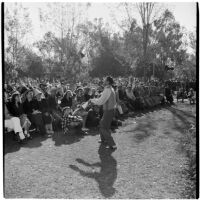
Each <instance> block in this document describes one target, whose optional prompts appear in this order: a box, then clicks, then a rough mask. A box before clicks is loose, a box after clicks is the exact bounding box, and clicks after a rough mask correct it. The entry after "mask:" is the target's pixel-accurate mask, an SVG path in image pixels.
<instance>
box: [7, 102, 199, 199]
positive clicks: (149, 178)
mask: <svg viewBox="0 0 200 200" xmlns="http://www.w3.org/2000/svg"><path fill="white" fill-rule="evenodd" d="M195 123H196V108H195V106H194V105H189V104H188V102H186V103H178V104H176V105H174V106H171V107H162V108H158V109H155V110H152V111H148V112H145V113H137V114H134V115H132V116H129V117H127V118H126V119H124V120H123V125H122V126H121V127H119V128H118V129H116V130H115V131H114V132H113V134H112V135H113V137H114V140H115V141H116V143H117V146H118V149H117V150H116V151H114V152H113V151H110V150H107V149H105V148H104V146H102V145H100V144H99V143H98V139H99V135H98V131H96V130H91V131H89V134H88V135H87V136H81V135H63V133H61V132H59V133H55V135H54V136H53V137H52V138H46V139H45V138H42V137H40V136H35V137H34V139H33V140H32V141H30V142H28V144H26V145H24V146H22V147H20V146H19V145H18V144H16V143H14V142H13V141H12V140H11V138H10V137H11V136H10V135H6V137H5V149H4V150H5V155H4V167H5V170H4V196H5V197H6V198H74V199H75V198H104V199H105V198H132V199H135V198H140V199H143V198H192V197H193V194H194V191H195V188H194V187H193V188H192V187H190V186H191V185H192V184H193V183H194V179H191V176H190V175H189V173H190V172H191V162H194V160H193V161H191V155H193V154H192V153H191V152H193V153H194V152H195V146H194V144H195V142H194V141H195V134H193V135H192V138H193V139H191V137H190V139H191V140H192V141H193V142H194V143H192V142H188V143H185V142H186V141H188V140H186V138H187V137H188V136H187V130H189V128H190V126H191V124H195ZM189 146H190V147H191V148H193V149H192V150H191V151H190V153H189V151H188V148H189Z"/></svg>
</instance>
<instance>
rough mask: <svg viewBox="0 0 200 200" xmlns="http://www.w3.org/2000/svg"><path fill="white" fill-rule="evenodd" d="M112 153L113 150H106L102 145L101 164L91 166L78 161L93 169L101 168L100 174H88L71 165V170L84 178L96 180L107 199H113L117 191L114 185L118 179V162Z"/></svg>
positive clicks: (100, 150) (100, 149) (79, 161)
mask: <svg viewBox="0 0 200 200" xmlns="http://www.w3.org/2000/svg"><path fill="white" fill-rule="evenodd" d="M112 152H113V151H112V150H109V149H105V147H104V146H103V145H100V147H99V151H98V153H99V158H100V162H97V163H93V164H90V163H87V162H85V161H84V160H82V159H76V161H77V162H78V163H80V164H83V165H85V166H87V167H91V168H92V169H94V167H100V172H89V171H88V172H87V171H83V170H81V169H79V168H78V167H77V166H76V165H69V167H70V168H71V169H73V170H74V171H77V172H79V173H80V174H81V175H82V176H84V177H88V178H93V179H95V180H96V182H97V183H98V185H99V190H100V192H101V194H102V195H103V196H104V197H106V198H109V197H112V196H113V195H114V194H115V191H116V190H115V188H114V187H113V185H114V183H115V180H116V178H117V161H116V160H115V159H114V158H113V156H112V155H111V154H112Z"/></svg>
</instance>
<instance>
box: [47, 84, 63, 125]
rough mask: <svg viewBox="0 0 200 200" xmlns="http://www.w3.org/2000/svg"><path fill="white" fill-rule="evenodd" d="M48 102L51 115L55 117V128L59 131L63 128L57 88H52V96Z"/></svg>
mask: <svg viewBox="0 0 200 200" xmlns="http://www.w3.org/2000/svg"><path fill="white" fill-rule="evenodd" d="M47 101H48V106H49V113H50V114H51V115H52V117H53V125H54V126H55V128H56V129H59V128H60V127H61V121H62V111H61V110H60V109H59V105H58V99H57V97H56V88H55V87H52V88H51V90H50V95H49V97H48V99H47Z"/></svg>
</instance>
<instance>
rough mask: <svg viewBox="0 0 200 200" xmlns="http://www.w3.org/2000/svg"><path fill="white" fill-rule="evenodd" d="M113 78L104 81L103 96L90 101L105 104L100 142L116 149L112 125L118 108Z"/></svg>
mask: <svg viewBox="0 0 200 200" xmlns="http://www.w3.org/2000/svg"><path fill="white" fill-rule="evenodd" d="M113 84H114V81H113V78H112V77H110V76H108V77H106V79H105V81H104V86H105V87H104V90H103V93H102V94H101V97H100V98H98V99H91V100H89V102H91V103H92V104H95V105H99V106H100V105H103V117H102V119H101V121H100V138H101V140H100V141H99V142H102V143H104V144H106V148H111V149H116V148H117V147H116V144H115V142H114V140H113V138H112V136H111V132H110V126H111V122H112V120H113V117H114V113H115V108H116V95H115V91H114V89H113V87H112V85H113Z"/></svg>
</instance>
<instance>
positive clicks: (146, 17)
mask: <svg viewBox="0 0 200 200" xmlns="http://www.w3.org/2000/svg"><path fill="white" fill-rule="evenodd" d="M137 8H138V11H139V14H140V17H141V19H142V26H143V31H142V38H143V62H144V79H146V64H147V62H146V60H147V48H148V44H149V33H150V29H151V24H152V22H153V20H152V19H153V17H152V14H153V10H154V8H155V3H150V2H147V3H138V4H137Z"/></svg>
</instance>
